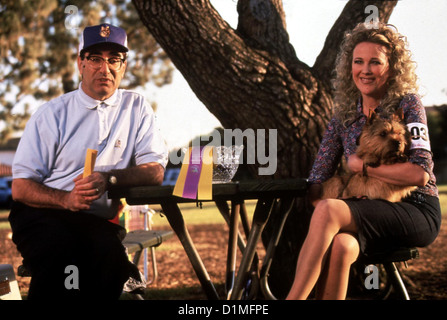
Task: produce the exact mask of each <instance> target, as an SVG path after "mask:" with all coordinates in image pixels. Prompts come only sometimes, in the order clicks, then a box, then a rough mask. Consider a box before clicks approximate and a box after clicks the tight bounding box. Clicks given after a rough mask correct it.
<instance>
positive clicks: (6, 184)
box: [0, 177, 12, 208]
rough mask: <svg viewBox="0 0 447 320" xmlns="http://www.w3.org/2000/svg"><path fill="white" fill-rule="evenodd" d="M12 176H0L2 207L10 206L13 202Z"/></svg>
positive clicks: (0, 201) (0, 203)
mask: <svg viewBox="0 0 447 320" xmlns="http://www.w3.org/2000/svg"><path fill="white" fill-rule="evenodd" d="M11 185H12V177H0V207H2V208H9V207H10V206H11V202H12V195H11Z"/></svg>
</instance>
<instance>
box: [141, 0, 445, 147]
mask: <svg viewBox="0 0 447 320" xmlns="http://www.w3.org/2000/svg"><path fill="white" fill-rule="evenodd" d="M211 3H212V4H213V5H214V7H215V8H216V9H217V11H218V12H219V13H220V14H221V15H222V17H223V18H224V19H225V20H226V21H227V22H228V23H229V24H230V25H231V26H232V27H233V28H236V26H237V12H236V4H237V1H236V0H211ZM283 4H284V10H285V13H286V21H287V29H288V32H289V36H290V41H291V43H292V44H293V46H294V47H295V50H296V52H297V55H298V58H299V59H300V60H301V61H303V62H305V63H307V64H309V65H313V63H314V61H315V59H316V57H317V56H318V54H319V52H320V50H321V48H322V47H323V44H324V40H325V38H326V35H327V34H328V32H329V30H330V28H331V27H332V25H333V23H334V22H335V20H336V19H337V18H338V16H339V15H340V13H341V11H342V9H343V7H344V6H345V4H346V0H318V1H310V0H283ZM446 14H447V1H445V0H425V1H420V0H400V1H399V3H398V4H397V6H396V8H395V9H394V12H393V14H392V15H391V18H390V20H389V23H391V24H394V25H395V26H396V27H397V28H398V30H399V32H400V33H402V34H403V35H405V36H406V37H407V38H408V41H409V44H410V49H411V51H412V53H413V58H414V60H415V61H416V62H417V63H418V69H417V74H418V76H419V78H420V93H421V94H422V95H423V98H422V100H423V102H424V104H425V105H426V106H431V105H440V104H445V103H447V92H443V91H442V90H443V89H446V90H447V81H446V80H447V76H446V71H447V58H446V52H447V37H446V36H445V33H446V31H447V22H446V20H445V15H446ZM367 16H368V14H365V18H366V17H367ZM145 94H146V95H149V96H150V97H151V100H155V101H156V102H157V104H158V110H157V115H158V119H159V123H160V126H161V130H162V132H163V134H164V136H165V138H166V140H167V143H168V146H169V148H170V149H173V148H176V147H181V146H184V145H186V144H187V143H188V142H189V140H190V139H192V138H194V137H196V136H197V135H199V134H200V133H208V132H210V131H211V130H212V129H213V128H215V127H218V126H220V123H219V121H218V120H217V119H216V118H215V117H214V116H213V115H212V114H210V113H209V111H208V110H207V109H206V107H205V106H204V105H203V104H202V103H201V102H200V101H199V100H198V99H197V98H196V97H195V95H194V93H193V92H192V90H191V89H190V88H189V86H188V84H187V83H186V81H185V80H184V79H183V77H182V75H181V74H180V73H179V72H178V71H176V72H175V75H174V81H173V84H171V85H169V86H165V87H163V88H155V89H150V92H149V93H148V92H145Z"/></svg>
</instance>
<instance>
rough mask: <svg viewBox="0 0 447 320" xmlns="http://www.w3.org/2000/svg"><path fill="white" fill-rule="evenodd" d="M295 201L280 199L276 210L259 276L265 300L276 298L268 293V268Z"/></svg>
mask: <svg viewBox="0 0 447 320" xmlns="http://www.w3.org/2000/svg"><path fill="white" fill-rule="evenodd" d="M294 202H295V200H294V199H293V198H289V199H282V200H281V205H280V206H279V208H278V210H279V212H278V217H277V218H278V220H277V221H276V223H275V224H274V226H273V231H272V237H271V239H270V241H269V243H268V246H267V249H266V253H265V257H264V260H263V263H262V269H261V275H260V282H261V283H260V286H261V291H262V293H263V295H264V297H265V298H266V299H270V300H276V297H275V296H274V295H273V293H272V292H271V291H270V286H269V283H268V276H269V271H270V267H271V265H272V260H273V256H274V254H275V249H276V247H277V246H278V243H279V239H280V238H281V234H282V231H283V229H284V225H285V223H286V220H287V217H288V216H289V213H290V211H292V208H293V204H294Z"/></svg>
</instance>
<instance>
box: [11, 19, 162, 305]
mask: <svg viewBox="0 0 447 320" xmlns="http://www.w3.org/2000/svg"><path fill="white" fill-rule="evenodd" d="M127 52H128V48H127V35H126V33H125V31H124V30H123V29H121V28H118V27H115V26H112V25H108V24H103V25H98V26H93V27H87V28H85V30H84V32H83V34H82V38H81V41H80V46H79V56H78V59H77V64H78V68H79V72H80V74H81V77H82V81H81V83H80V86H79V89H78V90H75V91H73V92H70V93H67V94H64V95H62V96H61V97H59V98H56V99H54V100H52V101H50V102H48V103H45V104H44V105H42V106H41V107H40V108H39V109H38V110H37V111H36V112H35V114H33V116H32V117H31V119H30V120H29V122H28V123H27V126H26V128H25V131H24V134H23V136H22V138H21V141H20V144H19V147H18V149H17V153H16V156H15V159H14V163H13V178H14V180H13V185H12V194H13V199H14V201H15V202H14V204H13V208H12V210H11V214H10V217H9V220H10V223H11V227H12V230H13V241H14V242H15V243H16V245H17V248H18V250H19V251H20V252H21V254H22V256H23V263H24V265H26V266H27V268H28V269H29V270H30V271H31V274H32V279H31V284H30V289H29V295H28V298H29V299H33V298H46V299H48V298H63V297H81V298H91V297H101V296H102V297H109V298H117V297H119V295H120V294H121V291H122V288H123V284H124V283H125V281H126V280H127V279H128V278H129V276H130V275H132V274H133V273H135V272H136V270H135V266H133V265H132V264H131V263H130V262H129V261H128V259H127V255H126V254H125V249H124V247H123V246H122V244H121V240H122V238H123V236H124V234H125V233H123V232H125V231H124V229H123V228H121V227H120V226H118V225H115V224H113V223H111V222H109V221H108V220H109V219H112V218H114V216H115V215H116V214H117V209H118V206H119V202H118V201H112V200H110V199H108V197H107V190H108V189H109V188H111V187H113V186H131V185H133V186H135V185H158V184H161V183H162V181H163V175H164V168H165V166H166V163H167V150H166V145H165V142H164V140H163V139H162V138H161V136H160V133H159V130H158V128H157V127H156V123H155V116H154V113H153V111H152V109H151V107H150V106H149V105H148V104H147V103H146V102H145V101H144V98H143V97H142V96H141V95H139V94H137V93H134V92H130V91H126V90H122V89H118V87H119V85H120V82H121V79H122V77H123V75H124V72H125V69H126V66H127V61H126V58H127V56H126V53H127ZM88 148H90V149H95V150H97V151H98V155H97V159H96V165H95V169H94V172H93V173H92V174H91V175H90V176H88V177H85V178H83V177H82V172H83V169H84V161H85V155H86V151H87V149H88ZM73 266H74V267H73ZM67 267H69V268H68V270H75V271H76V270H77V271H78V272H79V273H78V275H79V279H78V280H79V283H73V282H76V280H77V279H76V278H74V277H73V276H74V274H71V272H68V271H67ZM69 276H71V278H70V279H68V277H69ZM69 280H70V281H71V282H70V281H69ZM67 283H68V285H67Z"/></svg>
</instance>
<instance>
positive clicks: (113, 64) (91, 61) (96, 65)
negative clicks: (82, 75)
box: [85, 55, 126, 71]
mask: <svg viewBox="0 0 447 320" xmlns="http://www.w3.org/2000/svg"><path fill="white" fill-rule="evenodd" d="M85 59H87V64H88V65H89V66H90V67H91V68H92V69H95V70H98V69H101V68H102V66H103V65H104V62H107V65H108V66H109V69H111V70H114V71H119V70H121V68H122V67H123V64H124V61H126V59H123V58H119V57H113V58H108V59H107V58H103V57H100V56H96V55H89V56H87V57H85Z"/></svg>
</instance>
